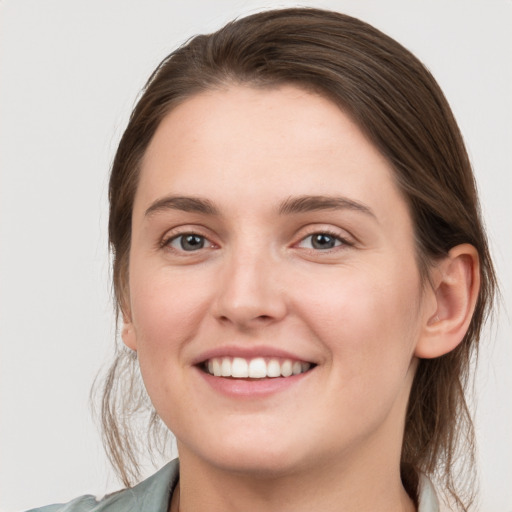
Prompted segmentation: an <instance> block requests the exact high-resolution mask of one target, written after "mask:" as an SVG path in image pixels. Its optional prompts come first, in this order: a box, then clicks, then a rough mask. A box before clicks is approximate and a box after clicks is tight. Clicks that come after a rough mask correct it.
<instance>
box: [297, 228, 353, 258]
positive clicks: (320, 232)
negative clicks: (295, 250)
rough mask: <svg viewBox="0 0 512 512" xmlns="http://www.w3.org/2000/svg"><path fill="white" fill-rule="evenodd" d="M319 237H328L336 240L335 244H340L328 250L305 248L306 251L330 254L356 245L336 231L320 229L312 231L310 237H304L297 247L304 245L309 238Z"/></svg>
mask: <svg viewBox="0 0 512 512" xmlns="http://www.w3.org/2000/svg"><path fill="white" fill-rule="evenodd" d="M317 235H325V236H328V237H329V238H332V239H334V240H335V242H339V244H338V245H335V246H334V247H329V248H327V249H315V248H309V247H304V249H307V250H310V251H313V252H321V253H330V252H332V251H335V250H340V249H343V248H344V247H351V246H353V245H354V244H353V243H352V242H350V241H348V240H347V239H346V238H344V237H342V236H340V235H339V233H336V232H335V231H334V230H329V229H319V230H315V231H312V232H311V233H309V234H308V235H306V236H304V237H302V238H301V239H300V241H299V243H298V244H296V245H299V244H301V243H303V242H304V241H305V240H307V239H308V238H312V237H314V236H317Z"/></svg>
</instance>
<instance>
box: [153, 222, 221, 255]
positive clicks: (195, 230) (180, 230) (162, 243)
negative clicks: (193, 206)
mask: <svg viewBox="0 0 512 512" xmlns="http://www.w3.org/2000/svg"><path fill="white" fill-rule="evenodd" d="M205 231H207V230H206V229H205V228H204V227H202V226H198V225H189V224H187V225H184V226H176V227H174V228H172V229H170V230H167V231H166V232H165V234H164V235H163V236H162V237H161V239H160V240H159V242H158V247H159V248H160V249H165V248H169V249H170V250H171V247H170V242H171V241H173V240H176V239H177V238H179V237H182V236H187V235H196V236H200V237H201V238H204V239H205V240H206V241H207V242H208V244H209V245H208V246H207V247H203V248H202V249H211V248H213V247H217V244H216V243H215V242H214V241H213V240H212V237H211V236H210V235H209V234H206V233H205ZM172 250H174V251H176V252H180V253H185V252H191V253H193V252H199V250H200V249H198V250H197V251H183V250H180V249H176V248H172Z"/></svg>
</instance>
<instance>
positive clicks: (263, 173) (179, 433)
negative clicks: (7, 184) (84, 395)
mask: <svg viewBox="0 0 512 512" xmlns="http://www.w3.org/2000/svg"><path fill="white" fill-rule="evenodd" d="M109 197H110V221H109V235H110V242H111V247H112V249H113V254H114V285H115V291H116V298H117V304H118V308H119V313H120V315H121V316H122V320H123V326H122V329H121V335H122V339H123V342H124V344H125V345H126V347H127V348H126V350H122V351H120V352H119V354H118V357H117V359H116V361H115V363H114V365H113V366H112V368H111V371H110V373H109V376H108V378H107V380H106V385H105V394H104V400H103V419H104V426H105V434H106V441H107V445H108V448H109V450H110V454H111V458H112V461H113V462H114V464H115V465H116V466H117V468H118V471H119V474H120V475H121V477H122V478H123V480H124V481H125V483H126V484H130V483H131V480H132V478H133V477H136V475H137V467H136V457H135V456H134V451H133V449H132V445H133V443H134V439H135V438H134V437H133V434H130V431H129V421H130V416H132V415H133V414H134V412H135V411H136V410H137V408H139V407H143V406H144V403H143V402H144V398H142V399H141V398H140V397H141V394H140V393H141V391H140V389H139V388H137V387H136V386H134V385H133V382H132V379H129V378H127V376H128V377H130V376H132V375H134V371H135V372H136V370H134V368H138V366H139V365H140V371H141V375H142V378H143V380H144V385H145V387H146V389H147V392H148V395H149V397H150V399H151V402H152V404H153V406H154V412H152V411H150V413H151V417H150V427H151V428H153V427H155V428H158V427H159V426H160V420H159V419H158V418H161V420H162V421H163V423H164V424H165V426H166V427H167V428H168V429H169V430H171V431H172V432H173V433H174V434H175V436H176V439H177V444H178V450H179V455H180V462H179V469H178V463H177V462H176V461H175V462H173V463H171V464H169V465H168V466H166V467H165V468H164V469H163V470H161V471H160V472H159V473H157V475H155V476H154V477H152V478H150V479H149V480H146V481H145V482H143V483H141V484H139V485H138V486H136V487H135V488H133V490H128V491H121V492H120V493H117V494H115V495H112V496H111V497H107V498H105V499H104V500H102V501H101V502H100V503H99V504H98V503H97V502H96V501H95V500H94V499H93V498H91V497H84V498H79V499H78V500H76V501H75V502H73V503H72V504H69V505H67V506H66V508H65V510H92V509H94V510H109V511H114V510H128V509H130V507H132V508H134V509H140V510H171V511H178V510H180V511H181V512H187V511H193V510H280V511H283V510H294V511H297V510H315V509H317V510H347V511H351V510H354V511H355V510H357V511H359V510H380V511H386V510H390V511H397V510H404V511H412V510H420V511H421V512H427V511H431V510H432V511H433V510H438V507H439V503H438V499H437V497H436V491H437V494H439V495H446V499H447V500H448V501H449V502H450V503H452V505H453V507H457V508H458V509H460V510H466V509H467V508H468V507H469V505H470V502H471V499H472V496H471V488H470V489H466V490H464V489H459V488H458V487H457V484H456V481H455V478H454V475H453V471H454V468H453V462H454V461H455V460H456V459H457V458H458V457H459V456H460V455H461V454H463V455H465V457H466V460H467V461H468V462H469V464H468V466H467V471H468V472H469V473H471V470H472V467H473V451H472V442H473V433H472V424H471V419H470V417H469V415H468V411H467V406H466V402H465V398H464V386H465V382H466V378H467V373H468V365H469V363H470V360H471V355H472V353H473V351H474V349H475V348H476V345H477V343H478V337H479V333H480V330H481V327H482V324H483V322H484V319H485V316H486V314H487V311H488V308H489V306H490V304H491V301H492V297H493V292H494V286H495V278H494V271H493V267H492V263H491V260H490V257H489V252H488V248H487V242H486V237H485V233H484V231H483V228H482V224H481V220H480V214H479V210H478V203H477V197H476V191H475V186H474V181H473V176H472V173H471V168H470V164H469V161H468V158H467V154H466V152H465V149H464V145H463V142H462V138H461V136H460V133H459V130H458V128H457V125H456V123H455V121H454V119H453V116H452V114H451V111H450V109H449V106H448V104H447V103H446V100H445V99H444V97H443V95H442V93H441V91H440V90H439V87H438V86H437V84H436V83H435V81H434V80H433V78H432V77H431V75H430V74H429V73H428V71H427V70H426V69H425V68H424V67H423V66H422V65H421V63H419V61H417V59H415V58H414V57H413V56H412V55H411V54H410V53H409V52H408V51H407V50H405V49H404V48H403V47H401V46H400V45H399V44H398V43H396V42H395V41H393V40H391V39H390V38H388V37H387V36H385V35H383V34H382V33H380V32H379V31H377V30H376V29H374V28H372V27H371V26H369V25H366V24H364V23H362V22H360V21H358V20H356V19H354V18H350V17H347V16H344V15H341V14H338V13H332V12H326V11H320V10H314V9H288V10H282V11H270V12H265V13H259V14H255V15H253V16H249V17H247V18H244V19H241V20H238V21H236V22H233V23H231V24H228V25H227V26H226V27H224V28H223V29H221V30H220V31H218V32H217V33H215V34H212V35H210V36H198V37H196V38H194V39H192V40H191V41H190V42H188V43H187V44H186V45H185V46H183V47H182V48H180V49H179V50H177V51H176V52H174V53H173V54H171V55H170V56H169V57H168V58H167V59H165V60H164V61H163V62H162V64H161V65H160V66H159V68H158V69H157V70H156V71H155V73H154V74H153V75H152V76H151V78H150V80H149V81H148V84H147V87H146V89H145V91H144V94H143V95H142V97H141V99H140V100H139V103H138V104H137V106H136V107H135V110H134V112H133V114H132V117H131V119H130V122H129V124H128V127H127V129H126V131H125V133H124V135H123V138H122V140H121V142H120V145H119V148H118V151H117V154H116V158H115V161H114V164H113V169H112V175H111V180H110V194H109ZM141 402H142V403H141ZM433 484H434V485H433ZM434 487H435V488H436V491H434ZM465 491H467V492H465ZM48 510H61V508H60V506H53V507H51V508H49V509H48Z"/></svg>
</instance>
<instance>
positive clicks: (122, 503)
mask: <svg viewBox="0 0 512 512" xmlns="http://www.w3.org/2000/svg"><path fill="white" fill-rule="evenodd" d="M178 479H179V462H178V459H175V460H173V461H171V462H169V464H167V465H165V466H164V467H163V468H162V469H160V471H158V472H157V473H155V474H154V475H153V476H151V477H149V478H148V479H146V480H144V481H142V482H141V483H140V484H138V485H136V486H134V487H131V488H129V489H124V490H122V491H119V492H115V493H113V494H109V495H108V496H105V497H104V498H102V499H100V500H97V499H96V498H95V497H94V496H90V495H87V496H81V497H80V498H76V499H74V500H73V501H70V502H69V503H65V504H60V505H48V506H46V507H40V508H34V509H32V510H29V511H28V512H168V509H169V503H170V499H171V496H172V493H173V491H174V488H175V487H176V484H177V483H178ZM418 494H419V500H418V502H419V503H418V512H439V502H438V500H437V496H436V493H435V491H434V487H433V486H432V483H431V482H430V480H429V479H428V478H427V477H426V476H425V475H420V479H419V493H418Z"/></svg>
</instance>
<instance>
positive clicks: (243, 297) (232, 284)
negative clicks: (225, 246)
mask: <svg viewBox="0 0 512 512" xmlns="http://www.w3.org/2000/svg"><path fill="white" fill-rule="evenodd" d="M223 267H224V268H223V269H222V273H221V280H220V283H219V289H218V296H217V308H216V310H217V311H216V314H217V316H218V317H219V318H221V319H222V320H228V321H231V322H232V323H234V324H239V325H245V326H248V327H249V326H252V325H253V324H254V325H259V324H261V322H262V321H264V322H266V323H268V322H271V321H275V320H278V319H280V318H282V317H283V316H284V314H285V313H286V301H285V297H284V293H283V290H282V288H281V287H280V280H279V279H278V268H277V267H278V263H277V261H276V259H275V257H273V255H272V253H271V251H270V249H269V248H268V246H267V247H265V244H260V243H251V244H250V245H245V247H243V248H239V249H238V250H237V249H236V248H233V250H232V251H231V252H230V253H229V255H227V256H226V259H225V261H224V266H223Z"/></svg>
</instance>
